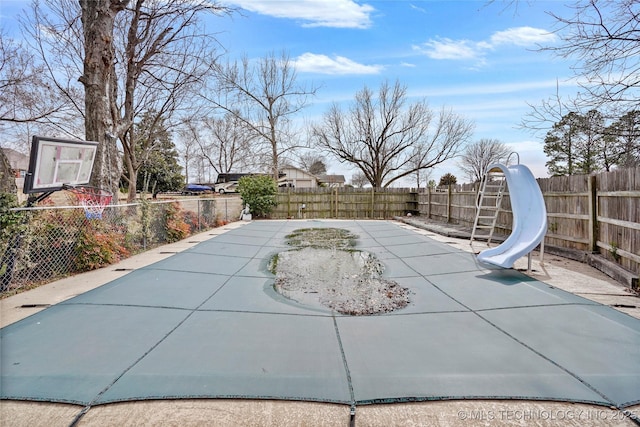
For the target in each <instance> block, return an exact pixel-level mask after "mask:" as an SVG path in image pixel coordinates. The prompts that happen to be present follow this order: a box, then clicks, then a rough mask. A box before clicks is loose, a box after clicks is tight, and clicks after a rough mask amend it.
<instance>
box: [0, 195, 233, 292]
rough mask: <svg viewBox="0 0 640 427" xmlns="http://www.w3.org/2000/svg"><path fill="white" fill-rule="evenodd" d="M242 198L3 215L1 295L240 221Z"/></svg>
mask: <svg viewBox="0 0 640 427" xmlns="http://www.w3.org/2000/svg"><path fill="white" fill-rule="evenodd" d="M241 206H242V202H241V200H240V198H207V199H205V198H198V199H181V200H172V201H147V200H142V201H140V202H139V203H135V204H123V205H110V206H107V207H106V208H105V210H104V212H103V213H102V218H101V219H87V218H86V216H85V212H84V210H83V208H82V207H79V206H78V207H75V206H73V207H70V206H66V207H56V206H42V207H36V208H20V209H13V210H11V211H9V212H3V213H0V216H4V218H0V219H1V220H2V221H1V223H2V225H3V229H2V230H0V295H2V294H4V295H8V294H12V293H15V292H16V291H17V290H20V289H28V288H31V287H36V286H38V285H41V284H44V283H47V282H51V281H53V280H56V279H59V278H62V277H66V276H69V275H72V274H76V273H80V272H84V271H89V270H93V269H97V268H100V267H104V266H107V265H110V264H113V263H116V262H118V261H120V260H121V259H124V258H127V257H129V256H131V255H134V254H137V253H140V252H143V251H145V250H147V249H150V248H153V247H157V246H159V245H163V244H166V243H172V242H176V241H179V240H182V239H184V238H186V237H188V236H189V235H191V234H194V233H198V232H201V231H205V230H207V229H210V228H213V227H216V226H219V225H223V224H225V223H227V222H229V221H233V220H236V219H237V218H238V216H239V214H240V211H241V209H242V207H241Z"/></svg>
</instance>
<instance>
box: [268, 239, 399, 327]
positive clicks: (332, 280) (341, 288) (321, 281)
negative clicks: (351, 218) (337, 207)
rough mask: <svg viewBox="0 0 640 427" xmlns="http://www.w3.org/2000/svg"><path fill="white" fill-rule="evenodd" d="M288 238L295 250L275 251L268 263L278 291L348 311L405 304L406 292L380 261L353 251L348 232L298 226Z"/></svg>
mask: <svg viewBox="0 0 640 427" xmlns="http://www.w3.org/2000/svg"><path fill="white" fill-rule="evenodd" d="M287 239H288V243H289V244H290V245H292V246H294V247H295V248H296V249H293V250H290V251H285V252H281V253H279V254H277V255H276V256H274V257H273V259H272V260H271V265H270V270H271V271H272V273H274V274H275V275H276V280H275V284H274V288H275V290H276V291H277V292H278V293H280V294H281V295H283V296H285V297H287V298H289V299H291V300H294V301H297V302H298V303H300V304H305V305H310V306H315V307H319V306H324V307H328V308H330V309H332V310H335V311H337V312H339V313H342V314H348V315H371V314H380V313H387V312H390V311H393V310H397V309H400V308H403V307H406V306H407V304H408V303H409V290H408V289H407V288H404V287H402V286H400V285H398V284H397V283H396V282H394V281H392V280H389V279H384V278H383V277H382V273H383V272H384V265H383V264H382V263H381V262H380V261H379V260H378V259H377V258H376V257H375V255H373V254H371V253H368V252H363V251H359V250H357V249H355V248H354V246H355V241H356V239H357V236H355V235H353V234H351V233H350V232H348V231H347V230H343V229H336V228H311V229H300V230H296V231H295V232H293V233H292V234H290V235H289V236H287Z"/></svg>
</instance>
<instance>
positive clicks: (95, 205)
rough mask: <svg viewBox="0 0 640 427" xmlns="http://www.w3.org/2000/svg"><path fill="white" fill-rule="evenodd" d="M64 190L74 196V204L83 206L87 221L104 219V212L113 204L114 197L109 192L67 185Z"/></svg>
mask: <svg viewBox="0 0 640 427" xmlns="http://www.w3.org/2000/svg"><path fill="white" fill-rule="evenodd" d="M64 189H65V190H67V191H69V192H70V193H71V194H73V197H74V199H75V200H72V203H79V204H80V205H81V206H82V208H83V209H84V215H85V217H86V218H87V219H102V212H103V211H104V208H106V207H107V205H109V204H110V203H111V198H112V196H113V195H112V194H111V193H110V192H109V191H107V190H103V189H101V188H95V187H89V186H71V185H65V186H64Z"/></svg>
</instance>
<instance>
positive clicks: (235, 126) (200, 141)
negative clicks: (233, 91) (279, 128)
mask: <svg viewBox="0 0 640 427" xmlns="http://www.w3.org/2000/svg"><path fill="white" fill-rule="evenodd" d="M185 131H186V133H185V136H186V135H188V136H189V137H190V138H192V140H193V141H194V142H195V144H196V145H197V147H198V149H199V152H200V154H201V155H202V156H203V158H204V159H205V160H206V161H207V163H208V164H209V166H211V167H212V168H213V170H214V171H215V172H216V174H220V173H229V172H232V171H242V170H244V169H245V168H248V167H254V162H253V153H252V150H251V148H252V147H251V145H252V142H253V141H254V139H255V137H254V135H253V134H252V133H251V132H247V129H246V126H245V125H244V122H243V121H241V120H240V119H238V117H237V116H235V115H232V114H229V113H227V114H225V115H224V116H223V117H210V118H204V119H202V120H200V121H191V122H189V123H187V125H186V128H185Z"/></svg>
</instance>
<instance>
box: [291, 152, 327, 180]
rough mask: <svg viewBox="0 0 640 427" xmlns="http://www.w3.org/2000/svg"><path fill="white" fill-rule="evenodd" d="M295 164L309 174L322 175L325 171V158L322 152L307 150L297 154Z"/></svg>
mask: <svg viewBox="0 0 640 427" xmlns="http://www.w3.org/2000/svg"><path fill="white" fill-rule="evenodd" d="M297 164H298V167H299V168H300V169H302V170H303V171H307V172H309V173H310V174H311V175H322V174H325V173H327V160H326V159H325V158H324V156H323V155H322V154H318V153H316V152H307V153H303V154H301V155H299V156H298V158H297Z"/></svg>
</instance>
